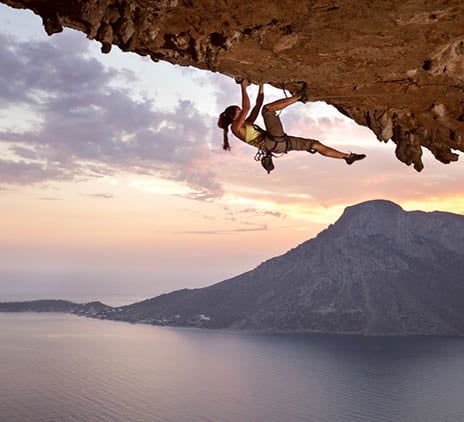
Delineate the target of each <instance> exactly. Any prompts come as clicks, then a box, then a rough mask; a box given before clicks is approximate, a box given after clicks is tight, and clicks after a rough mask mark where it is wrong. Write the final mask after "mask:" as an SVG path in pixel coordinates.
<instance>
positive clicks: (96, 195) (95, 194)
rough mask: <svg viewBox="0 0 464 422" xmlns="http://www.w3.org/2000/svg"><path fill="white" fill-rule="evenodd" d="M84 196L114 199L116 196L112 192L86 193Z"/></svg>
mask: <svg viewBox="0 0 464 422" xmlns="http://www.w3.org/2000/svg"><path fill="white" fill-rule="evenodd" d="M83 195H84V196H89V197H91V198H101V199H112V198H114V196H113V195H112V194H111V193H84V194H83Z"/></svg>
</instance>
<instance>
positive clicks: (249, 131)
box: [245, 125, 262, 147]
mask: <svg viewBox="0 0 464 422" xmlns="http://www.w3.org/2000/svg"><path fill="white" fill-rule="evenodd" d="M261 135H262V133H261V132H260V131H259V130H257V129H255V128H254V127H253V125H246V134H245V139H246V142H247V144H250V145H253V146H255V147H259V137H260V136H261Z"/></svg>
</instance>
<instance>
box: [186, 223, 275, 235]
mask: <svg viewBox="0 0 464 422" xmlns="http://www.w3.org/2000/svg"><path fill="white" fill-rule="evenodd" d="M250 225H251V224H250ZM253 226H254V227H241V228H237V229H224V230H186V231H183V232H180V233H182V234H211V235H223V234H234V233H243V232H261V231H267V230H268V226H267V225H266V224H263V225H253Z"/></svg>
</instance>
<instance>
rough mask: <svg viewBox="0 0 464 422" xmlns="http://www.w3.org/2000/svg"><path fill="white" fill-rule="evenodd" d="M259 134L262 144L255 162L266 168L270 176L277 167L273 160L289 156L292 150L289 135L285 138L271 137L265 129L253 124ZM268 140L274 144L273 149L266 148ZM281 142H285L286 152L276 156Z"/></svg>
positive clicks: (260, 143)
mask: <svg viewBox="0 0 464 422" xmlns="http://www.w3.org/2000/svg"><path fill="white" fill-rule="evenodd" d="M252 126H253V127H254V128H255V129H256V130H257V131H258V132H260V133H261V135H260V142H259V146H258V152H257V153H256V154H255V157H254V159H255V161H260V162H261V165H262V166H263V167H264V169H265V170H266V171H267V174H269V173H270V172H271V171H272V170H274V168H275V166H274V163H273V161H272V159H273V158H280V157H282V156H283V155H284V154H287V151H288V150H289V148H290V139H289V138H288V135H284V136H273V135H271V134H270V133H269V132H268V131H266V130H264V129H263V128H261V127H259V126H258V125H255V124H253V125H252ZM266 139H268V140H271V141H272V142H274V145H273V146H272V148H268V147H266V145H265V143H266ZM281 142H285V151H283V152H282V153H280V154H279V155H277V154H275V153H274V151H275V150H276V148H277V145H278V144H279V143H281Z"/></svg>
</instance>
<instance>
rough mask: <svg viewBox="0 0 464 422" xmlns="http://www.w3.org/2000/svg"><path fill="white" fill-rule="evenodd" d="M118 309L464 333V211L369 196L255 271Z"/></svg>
mask: <svg viewBox="0 0 464 422" xmlns="http://www.w3.org/2000/svg"><path fill="white" fill-rule="evenodd" d="M110 317H111V318H112V319H120V320H128V321H134V322H135V321H144V322H149V323H155V324H167V325H181V326H183V325H187V326H201V327H212V328H245V329H265V330H307V331H315V332H329V333H365V334H439V335H462V334H464V216H461V215H456V214H450V213H445V212H430V213H426V212H420V211H413V212H406V211H403V210H402V208H400V207H399V206H398V205H396V204H394V203H392V202H389V201H384V200H376V201H369V202H365V203H362V204H359V205H355V206H352V207H348V208H347V209H346V210H345V212H344V213H343V215H342V216H341V217H340V219H339V220H338V221H337V222H336V223H335V224H333V225H331V226H330V227H328V228H327V229H326V230H324V231H323V232H321V233H320V234H319V235H318V236H317V237H316V238H315V239H311V240H308V241H307V242H305V243H303V244H301V245H299V246H298V247H296V248H295V249H292V250H290V251H289V252H287V253H286V254H284V255H282V256H279V257H276V258H273V259H270V260H268V261H266V262H264V263H262V264H261V265H259V266H258V267H257V268H256V269H254V270H252V271H249V272H247V273H244V274H241V275H239V276H237V277H234V278H232V279H229V280H226V281H223V282H221V283H218V284H215V285H213V286H210V287H206V288H202V289H192V290H189V289H185V290H180V291H176V292H173V293H169V294H165V295H161V296H158V297H156V298H153V299H149V300H145V301H143V302H139V303H135V304H132V305H129V306H126V307H123V308H120V309H119V312H118V313H117V316H115V314H114V313H113V314H112V316H110Z"/></svg>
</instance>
